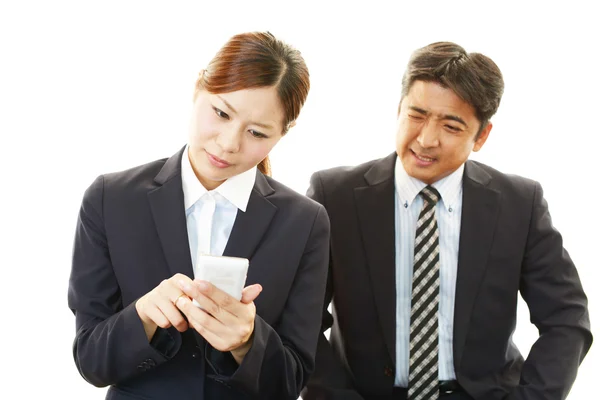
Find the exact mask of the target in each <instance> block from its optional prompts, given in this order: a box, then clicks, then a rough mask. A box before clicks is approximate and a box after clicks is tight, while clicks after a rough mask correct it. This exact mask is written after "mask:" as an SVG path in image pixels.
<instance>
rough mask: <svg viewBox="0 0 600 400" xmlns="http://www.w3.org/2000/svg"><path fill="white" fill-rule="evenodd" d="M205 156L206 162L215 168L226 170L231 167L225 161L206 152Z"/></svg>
mask: <svg viewBox="0 0 600 400" xmlns="http://www.w3.org/2000/svg"><path fill="white" fill-rule="evenodd" d="M206 156H207V157H208V161H209V162H210V163H211V164H212V165H214V166H215V167H217V168H227V167H230V166H231V164H230V163H228V162H227V161H225V160H222V159H220V158H219V157H217V156H213V155H212V154H210V153H209V152H208V151H207V152H206Z"/></svg>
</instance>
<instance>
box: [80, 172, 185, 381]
mask: <svg viewBox="0 0 600 400" xmlns="http://www.w3.org/2000/svg"><path fill="white" fill-rule="evenodd" d="M103 195H104V179H103V177H102V176H101V177H99V178H97V179H96V180H95V181H94V183H93V184H92V185H91V186H90V187H89V188H88V189H87V190H86V192H85V194H84V196H83V201H82V205H81V209H80V212H79V217H78V220H77V227H76V231H75V242H74V246H73V259H72V266H71V275H70V279H69V292H68V303H69V308H70V309H71V310H72V311H73V313H74V314H75V321H76V335H75V340H74V343H73V357H74V359H75V364H76V366H77V369H78V370H79V373H80V374H81V375H82V376H83V377H84V378H85V379H86V380H87V381H88V382H90V383H92V384H93V385H95V386H98V387H103V386H108V385H111V384H114V383H118V382H120V381H123V380H125V379H127V378H131V377H133V376H134V375H137V374H140V373H143V372H144V371H147V370H149V369H152V368H155V367H156V366H158V365H160V364H161V363H163V362H165V361H166V360H168V359H169V358H170V357H172V356H173V355H174V354H175V353H176V352H177V350H178V347H179V346H180V344H181V337H180V336H179V335H178V334H176V333H175V334H174V333H173V330H159V332H157V334H155V338H153V341H152V343H148V339H147V338H146V334H145V333H144V327H143V325H142V322H141V320H140V318H139V316H138V314H137V311H136V309H135V302H133V303H131V304H129V305H127V306H126V307H123V304H122V301H121V292H120V289H119V284H118V282H117V279H116V276H115V274H114V272H113V267H112V263H111V258H110V248H109V243H108V240H107V237H106V232H105V230H104V223H103Z"/></svg>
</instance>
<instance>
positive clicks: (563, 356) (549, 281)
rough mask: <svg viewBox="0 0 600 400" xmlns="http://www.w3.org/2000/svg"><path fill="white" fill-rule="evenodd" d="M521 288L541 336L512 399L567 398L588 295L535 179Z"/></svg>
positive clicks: (587, 339) (583, 342)
mask: <svg viewBox="0 0 600 400" xmlns="http://www.w3.org/2000/svg"><path fill="white" fill-rule="evenodd" d="M520 291H521V294H522V296H523V299H524V300H525V301H526V302H527V305H528V306H529V311H530V314H531V322H532V323H533V324H535V326H536V327H537V328H538V331H539V334H540V337H539V338H538V340H537V341H536V342H535V343H534V345H533V347H532V348H531V351H530V353H529V356H528V357H527V360H525V363H524V365H523V370H522V372H521V379H520V382H519V385H518V386H517V387H516V388H515V389H514V390H513V391H512V392H511V393H510V395H509V396H508V398H507V399H510V400H513V399H514V400H529V399H531V400H533V399H545V400H552V399H557V400H558V399H565V398H566V397H567V394H568V393H569V390H570V389H571V386H572V385H573V382H574V381H575V377H576V376H577V369H578V367H579V365H580V364H581V362H582V361H583V358H584V357H585V355H586V353H587V352H588V350H589V348H590V346H591V344H592V334H591V332H590V321H589V314H588V310H587V298H586V296H585V293H584V292H583V288H582V286H581V281H580V280H579V276H578V274H577V270H576V268H575V265H574V264H573V261H571V258H570V257H569V255H568V253H567V251H566V250H565V249H564V248H563V243H562V237H561V235H560V233H559V232H558V231H557V230H556V229H555V228H554V227H553V226H552V221H551V218H550V214H549V212H548V204H547V202H546V201H545V200H544V198H543V192H542V188H541V186H540V185H539V184H536V187H535V193H534V200H533V206H532V218H531V221H530V227H529V234H528V238H527V248H526V251H525V257H524V259H523V265H522V271H521V284H520Z"/></svg>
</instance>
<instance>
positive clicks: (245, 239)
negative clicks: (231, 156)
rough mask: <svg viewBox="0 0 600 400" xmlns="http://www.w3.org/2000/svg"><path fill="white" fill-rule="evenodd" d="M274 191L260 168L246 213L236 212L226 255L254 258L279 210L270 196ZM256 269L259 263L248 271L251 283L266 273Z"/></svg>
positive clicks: (224, 253)
mask: <svg viewBox="0 0 600 400" xmlns="http://www.w3.org/2000/svg"><path fill="white" fill-rule="evenodd" d="M272 193H274V190H273V188H272V187H271V186H270V185H269V183H268V182H267V178H265V176H264V175H263V174H262V173H260V172H258V171H257V172H256V183H255V184H254V188H253V189H252V193H251V194H250V199H249V200H248V207H247V208H246V212H243V211H240V210H238V212H237V216H236V218H235V223H234V224H233V229H232V230H231V235H230V236H229V240H228V241H227V245H226V246H225V250H224V252H223V255H224V256H229V257H243V258H247V259H251V258H252V256H253V255H254V252H255V251H256V248H257V247H258V245H259V243H260V241H261V239H262V238H263V236H264V235H265V233H266V232H267V230H268V228H269V225H270V224H271V220H272V219H273V217H274V216H275V213H276V212H277V207H276V206H275V205H274V204H273V203H271V202H270V201H269V200H268V199H267V197H268V196H269V195H271V194H272ZM265 267H268V266H266V265H265ZM257 268H260V265H259V264H257V265H253V266H251V268H250V269H249V270H248V279H247V281H248V282H258V281H259V279H258V278H259V277H260V276H261V275H262V274H265V273H266V272H265V271H262V270H260V269H257Z"/></svg>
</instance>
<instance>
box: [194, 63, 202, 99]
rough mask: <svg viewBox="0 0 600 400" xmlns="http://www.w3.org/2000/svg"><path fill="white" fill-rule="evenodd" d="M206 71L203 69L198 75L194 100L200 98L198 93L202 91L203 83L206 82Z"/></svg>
mask: <svg viewBox="0 0 600 400" xmlns="http://www.w3.org/2000/svg"><path fill="white" fill-rule="evenodd" d="M204 71H205V70H204V69H201V70H200V72H199V73H198V79H197V80H196V85H195V86H194V97H193V100H194V101H196V97H198V92H199V91H200V90H201V89H202V87H203V85H202V81H203V80H204Z"/></svg>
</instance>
